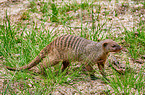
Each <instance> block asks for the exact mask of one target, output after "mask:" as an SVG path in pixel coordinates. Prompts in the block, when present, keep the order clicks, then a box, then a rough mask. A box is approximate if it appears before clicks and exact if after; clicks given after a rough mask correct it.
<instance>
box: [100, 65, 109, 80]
mask: <svg viewBox="0 0 145 95" xmlns="http://www.w3.org/2000/svg"><path fill="white" fill-rule="evenodd" d="M98 68H99V70H100V73H101V74H102V76H103V77H104V78H105V79H106V80H107V81H108V82H109V80H108V79H107V78H106V73H105V72H104V63H101V62H100V63H98Z"/></svg>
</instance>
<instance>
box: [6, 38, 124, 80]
mask: <svg viewBox="0 0 145 95" xmlns="http://www.w3.org/2000/svg"><path fill="white" fill-rule="evenodd" d="M121 49H122V47H121V46H119V45H118V44H117V43H116V42H114V41H113V40H111V39H107V40H104V41H100V42H98V43H97V42H94V41H91V40H87V39H85V38H82V37H78V36H74V35H63V36H61V37H58V38H57V39H56V40H54V41H52V42H51V43H50V44H48V45H47V46H46V47H44V49H42V50H41V52H40V53H39V54H38V56H36V58H35V59H34V60H32V61H31V62H30V63H29V64H28V65H26V66H22V67H20V68H19V69H17V68H11V67H7V69H9V70H13V71H15V70H22V69H29V70H30V69H31V68H32V67H34V66H36V65H37V64H39V63H40V66H41V73H44V68H47V67H48V66H53V65H56V64H58V63H59V62H60V61H62V65H63V67H62V71H64V70H65V69H66V68H67V67H68V66H69V64H70V60H71V62H74V61H78V62H80V63H82V64H84V65H85V69H86V70H87V71H89V73H90V77H91V79H93V78H95V76H94V70H93V68H92V66H93V65H95V64H98V68H99V70H100V73H101V74H102V75H103V76H104V77H105V73H104V65H105V61H106V59H107V57H108V54H109V52H118V51H120V50H121Z"/></svg>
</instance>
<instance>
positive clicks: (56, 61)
mask: <svg viewBox="0 0 145 95" xmlns="http://www.w3.org/2000/svg"><path fill="white" fill-rule="evenodd" d="M60 61H61V60H50V61H44V62H43V63H42V64H40V68H41V70H40V72H41V74H42V75H44V76H46V75H47V73H46V71H45V69H46V68H47V67H48V66H54V65H56V64H58V63H59V62H60Z"/></svg>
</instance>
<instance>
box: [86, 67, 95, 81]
mask: <svg viewBox="0 0 145 95" xmlns="http://www.w3.org/2000/svg"><path fill="white" fill-rule="evenodd" d="M85 68H86V70H87V71H89V74H90V78H91V80H96V79H98V78H97V77H95V75H94V72H95V71H94V69H93V68H92V66H90V65H87V66H86V67H85Z"/></svg>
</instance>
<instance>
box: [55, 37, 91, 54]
mask: <svg viewBox="0 0 145 95" xmlns="http://www.w3.org/2000/svg"><path fill="white" fill-rule="evenodd" d="M91 42H93V41H91V40H87V39H84V38H82V37H78V36H74V35H63V36H61V37H59V38H57V39H56V40H55V41H54V42H53V45H54V47H55V48H59V49H72V50H74V51H75V52H76V53H78V52H82V49H83V48H84V47H85V46H86V45H87V44H89V43H91Z"/></svg>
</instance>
